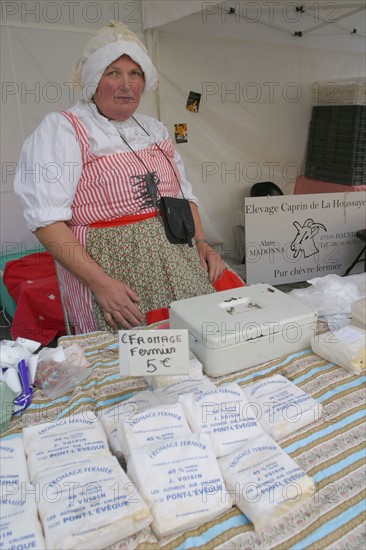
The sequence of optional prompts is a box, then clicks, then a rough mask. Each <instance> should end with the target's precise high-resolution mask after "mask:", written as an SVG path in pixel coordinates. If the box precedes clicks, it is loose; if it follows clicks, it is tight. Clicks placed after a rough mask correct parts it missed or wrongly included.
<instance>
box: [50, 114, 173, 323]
mask: <svg viewBox="0 0 366 550" xmlns="http://www.w3.org/2000/svg"><path fill="white" fill-rule="evenodd" d="M61 114H62V115H63V116H64V117H65V118H66V119H67V120H68V121H69V122H70V124H71V125H72V127H73V128H74V131H75V135H76V138H77V140H78V142H79V144H80V149H81V154H82V163H83V170H82V174H81V177H80V180H79V182H78V184H77V187H76V193H75V196H74V199H73V203H72V218H71V219H70V220H69V221H67V222H66V223H67V225H68V227H69V228H70V230H71V231H72V232H73V233H74V235H75V236H76V238H77V239H78V240H79V241H80V243H81V244H82V245H83V246H85V242H86V234H87V231H88V226H89V225H90V224H93V223H95V222H98V221H106V220H111V219H114V218H120V217H122V216H126V215H133V214H140V213H146V214H147V213H149V212H154V207H146V206H145V205H144V199H143V198H138V197H136V193H134V188H133V186H132V182H131V179H130V178H131V176H136V175H144V174H146V168H145V166H144V165H143V164H142V162H140V161H139V160H138V158H137V157H136V156H135V155H134V153H133V152H132V151H131V152H122V153H113V154H110V155H105V156H96V155H94V154H93V153H91V151H90V144H89V140H88V137H87V133H86V131H85V128H84V127H83V125H82V123H81V122H80V120H79V119H78V118H77V117H76V116H75V115H73V114H72V113H70V112H67V111H64V112H62V113H61ZM158 145H159V147H161V149H162V150H163V151H164V153H165V154H166V156H167V157H168V158H169V159H170V161H171V163H172V164H173V165H174V160H173V157H174V146H173V144H172V142H171V140H170V139H166V140H164V141H160V142H159V143H158ZM136 153H137V155H138V156H139V157H140V158H141V159H142V161H143V162H144V164H145V165H146V166H147V167H148V168H149V171H151V172H154V171H156V172H157V174H158V175H159V178H160V183H159V186H158V189H159V192H160V195H164V196H172V197H175V196H177V195H178V194H179V186H178V183H177V180H176V177H175V176H174V173H173V169H172V167H171V166H170V163H169V162H168V161H167V159H166V158H165V157H164V155H163V154H162V153H161V152H160V151H159V149H158V148H157V147H156V145H155V144H153V145H151V146H149V147H147V148H146V149H141V150H136ZM175 172H176V174H177V177H178V178H179V172H178V169H176V170H175ZM134 181H135V180H134ZM70 252H72V251H70ZM59 278H60V286H61V292H62V295H63V300H64V304H65V307H66V310H67V313H68V316H69V320H70V322H71V324H72V325H73V326H74V328H75V331H76V333H84V332H92V331H94V330H98V327H97V325H96V322H95V319H94V316H93V313H92V302H91V292H90V290H89V289H88V288H87V287H85V286H84V285H83V284H82V283H81V282H80V281H78V280H77V279H76V278H75V277H74V276H73V275H72V274H71V273H70V272H69V271H67V270H66V269H63V268H61V269H60V271H59Z"/></svg>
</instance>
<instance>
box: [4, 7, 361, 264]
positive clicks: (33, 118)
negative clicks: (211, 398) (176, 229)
mask: <svg viewBox="0 0 366 550" xmlns="http://www.w3.org/2000/svg"><path fill="white" fill-rule="evenodd" d="M1 9H2V19H1V21H2V23H1V56H2V58H1V74H2V104H1V131H2V134H1V157H2V185H1V242H2V249H3V250H6V251H9V249H11V248H12V247H13V251H14V252H18V251H20V250H21V249H24V248H31V247H32V246H33V245H34V244H35V242H36V240H35V237H34V236H33V235H32V234H31V233H30V232H29V231H28V230H27V228H26V226H25V223H24V221H23V217H22V212H21V208H20V205H19V204H18V202H17V199H16V197H15V195H14V193H13V176H14V173H15V171H16V170H17V169H18V158H19V154H20V150H21V146H22V143H23V141H24V139H25V138H26V137H27V136H28V135H29V134H30V133H31V132H32V131H33V130H34V129H35V127H36V126H37V125H38V124H39V122H40V121H41V120H42V118H43V116H44V115H45V114H46V113H48V112H51V111H60V110H63V109H67V108H68V107H69V106H70V105H71V104H73V103H74V102H75V101H76V100H77V99H78V95H77V93H75V92H74V91H73V90H72V89H71V88H70V86H69V85H68V83H67V81H68V76H69V73H70V70H71V68H72V66H73V64H74V62H75V60H76V59H77V57H78V54H79V51H80V49H81V47H82V46H83V45H84V43H85V42H86V40H87V39H88V37H89V35H90V33H91V32H93V31H95V30H96V29H97V28H99V27H101V26H102V25H104V24H105V23H107V22H108V21H109V20H111V19H118V20H120V21H123V22H124V23H126V24H127V25H128V26H130V28H131V29H133V30H134V31H135V32H137V33H138V34H139V35H140V37H141V38H142V39H144V41H145V43H146V44H147V47H148V49H149V51H150V54H151V56H152V58H153V59H154V62H155V64H156V66H157V68H158V71H159V75H160V84H159V89H158V91H157V92H156V93H153V94H148V96H146V97H145V98H144V101H143V104H142V105H141V109H140V110H141V111H142V112H144V113H147V114H151V115H153V116H156V117H157V118H159V119H160V120H162V121H163V122H164V123H165V124H166V126H167V128H168V130H169V132H170V134H171V137H172V139H173V140H174V124H175V123H187V125H188V142H187V143H181V144H177V148H178V151H179V153H180V154H181V156H182V157H183V159H184V161H185V165H186V172H187V175H188V178H189V179H190V181H191V182H192V184H193V187H194V191H195V193H196V195H197V196H198V198H199V200H200V204H201V216H202V218H203V222H204V225H205V228H206V232H207V234H208V236H209V238H211V239H213V240H215V241H219V242H223V243H224V246H225V250H226V252H232V253H233V255H234V256H235V255H236V256H239V255H240V251H238V246H239V247H240V243H237V242H236V239H237V237H236V235H237V233H236V226H237V223H238V216H239V213H240V210H241V209H242V208H243V204H244V197H245V196H248V195H249V192H250V187H251V186H252V185H253V184H254V183H255V182H257V181H267V180H271V181H274V182H275V183H276V184H277V185H279V186H280V187H281V188H282V189H283V190H284V192H285V193H292V191H293V188H294V183H295V180H296V176H298V175H300V174H301V173H302V171H303V168H304V159H305V152H306V141H307V131H308V124H309V120H310V116H311V107H312V103H313V101H314V98H315V99H316V96H317V93H318V92H319V90H320V89H322V90H323V91H324V89H329V93H330V94H331V93H332V91H333V90H334V88H333V87H332V86H334V85H336V83H337V82H338V81H340V80H345V79H348V80H347V81H349V82H352V81H354V80H356V79H360V78H365V76H366V68H365V2H364V0H362V1H358V2H352V1H345V2H313V1H309V2H308V1H304V2H295V1H293V2H290V1H283V0H276V1H263V2H249V1H237V0H233V1H220V2H217V1H210V2H202V1H197V0H184V1H182V0H180V1H178V0H161V1H159V0H156V1H155V0H147V1H144V0H132V1H128V0H127V1H116V0H112V1H109V0H105V1H89V0H78V1H66V0H53V1H51V0H50V1H48V0H45V1H13V0H3V1H2V3H1ZM325 86H330V87H329V88H324V87H325ZM190 91H194V92H198V93H200V94H201V104H200V108H199V112H198V113H192V112H189V111H187V109H186V102H187V98H188V95H189V92H190ZM60 146H61V144H60ZM36 169H37V167H36ZM241 244H242V243H241Z"/></svg>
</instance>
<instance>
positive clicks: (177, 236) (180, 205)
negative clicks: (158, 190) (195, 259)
mask: <svg viewBox="0 0 366 550" xmlns="http://www.w3.org/2000/svg"><path fill="white" fill-rule="evenodd" d="M179 187H180V185H179ZM181 191H182V189H181ZM182 195H183V192H182ZM160 214H161V217H162V220H163V223H164V229H165V234H166V236H167V239H168V241H169V242H170V243H173V244H188V246H193V244H192V238H193V237H194V233H195V227H194V220H193V216H192V211H191V207H190V205H189V201H188V200H187V199H177V198H175V197H161V198H160Z"/></svg>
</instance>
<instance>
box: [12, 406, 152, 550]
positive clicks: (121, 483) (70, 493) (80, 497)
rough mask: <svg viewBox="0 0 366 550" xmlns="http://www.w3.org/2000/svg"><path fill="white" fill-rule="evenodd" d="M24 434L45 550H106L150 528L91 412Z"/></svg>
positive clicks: (146, 512) (145, 511)
mask: <svg viewBox="0 0 366 550" xmlns="http://www.w3.org/2000/svg"><path fill="white" fill-rule="evenodd" d="M23 434H24V446H25V450H26V454H27V460H28V466H29V471H30V475H31V480H32V482H33V483H35V484H37V487H38V488H39V491H40V495H41V497H40V499H39V502H38V510H39V515H40V518H41V521H42V523H43V528H44V533H45V539H46V544H47V548H50V549H51V548H78V549H82V548H85V549H89V548H91V547H92V548H105V547H106V546H108V545H110V544H113V543H115V542H117V541H119V540H122V539H123V538H125V537H127V536H130V535H132V534H134V533H136V532H137V531H139V530H141V529H143V528H144V527H146V526H148V525H149V524H150V523H151V519H152V518H151V515H150V512H149V509H148V507H147V505H146V504H145V503H144V501H143V500H142V498H141V496H140V494H139V493H138V491H137V490H133V491H131V482H130V480H129V478H128V477H127V475H126V474H125V473H124V471H123V470H122V468H121V467H120V465H119V463H118V461H117V459H116V458H114V457H112V455H111V454H110V452H109V449H108V444H107V439H106V436H105V433H104V431H103V429H102V427H101V423H100V422H98V420H97V418H96V416H95V415H94V414H93V413H92V412H90V411H85V413H84V414H76V415H74V416H71V417H68V418H66V419H62V420H59V421H56V422H52V423H45V424H39V425H36V426H32V427H29V428H24V430H23ZM132 497H133V498H132Z"/></svg>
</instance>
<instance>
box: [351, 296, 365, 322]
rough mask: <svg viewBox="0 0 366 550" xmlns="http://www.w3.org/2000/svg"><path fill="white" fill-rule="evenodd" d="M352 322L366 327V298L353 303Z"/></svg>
mask: <svg viewBox="0 0 366 550" xmlns="http://www.w3.org/2000/svg"><path fill="white" fill-rule="evenodd" d="M351 315H352V318H351V324H352V325H355V326H357V327H361V328H363V329H366V298H360V300H357V301H356V302H353V304H351Z"/></svg>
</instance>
